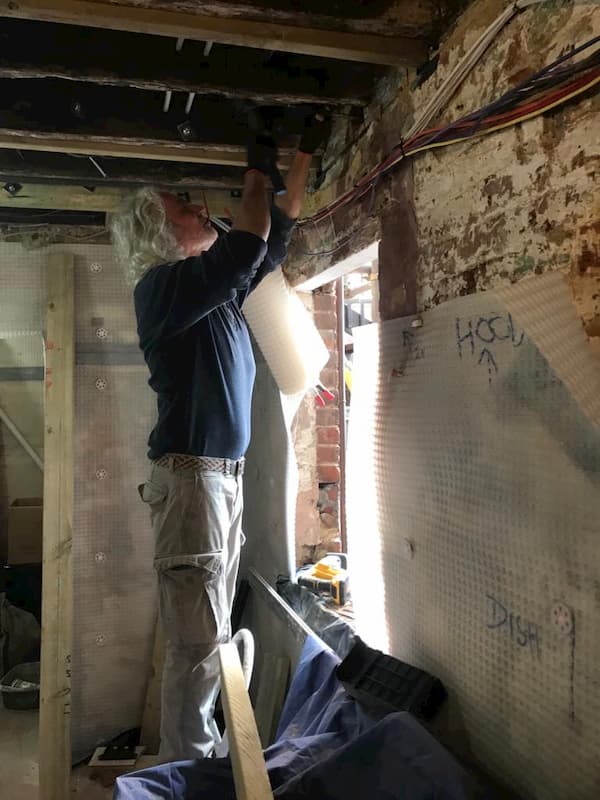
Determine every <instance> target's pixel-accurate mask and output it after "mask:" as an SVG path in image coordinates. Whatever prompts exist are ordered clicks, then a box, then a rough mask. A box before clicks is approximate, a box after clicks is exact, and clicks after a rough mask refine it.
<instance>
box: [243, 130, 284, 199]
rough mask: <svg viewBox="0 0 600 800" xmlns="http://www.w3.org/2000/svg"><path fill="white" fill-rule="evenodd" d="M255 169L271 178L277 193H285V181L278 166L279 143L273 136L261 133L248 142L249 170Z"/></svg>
mask: <svg viewBox="0 0 600 800" xmlns="http://www.w3.org/2000/svg"><path fill="white" fill-rule="evenodd" d="M253 169H255V170H258V172H262V174H263V175H267V177H269V178H270V179H271V183H272V184H273V189H274V191H275V194H284V193H285V183H284V182H283V179H282V177H281V175H280V173H279V169H278V168H277V145H276V144H275V141H274V139H273V138H272V137H271V136H267V135H265V134H261V135H259V136H256V138H255V139H253V140H252V141H250V143H249V144H248V171H250V170H253Z"/></svg>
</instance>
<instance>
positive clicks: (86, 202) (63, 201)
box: [0, 170, 240, 215]
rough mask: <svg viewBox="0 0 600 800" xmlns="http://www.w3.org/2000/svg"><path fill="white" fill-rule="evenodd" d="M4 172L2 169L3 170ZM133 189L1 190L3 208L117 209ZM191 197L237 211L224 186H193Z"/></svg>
mask: <svg viewBox="0 0 600 800" xmlns="http://www.w3.org/2000/svg"><path fill="white" fill-rule="evenodd" d="M0 174H1V170H0ZM131 191H132V190H128V189H118V188H112V187H99V188H97V189H96V190H95V191H93V192H89V191H87V190H86V189H84V188H83V187H81V186H53V185H48V184H31V183H28V184H24V185H23V186H22V188H21V189H20V190H19V192H18V194H14V195H11V194H8V192H4V191H1V190H0V208H44V209H60V210H62V211H105V212H112V211H117V210H118V208H119V206H120V205H121V203H122V202H123V200H124V199H125V197H126V196H127V195H129V194H130V193H131ZM189 195H190V200H191V201H192V202H196V203H202V202H203V200H204V197H206V202H207V203H208V207H209V209H210V210H211V212H212V213H213V214H217V215H219V214H222V213H223V209H224V208H229V209H230V210H231V211H232V212H235V211H236V209H237V208H238V206H239V202H240V201H239V200H238V199H237V198H233V197H231V193H230V192H228V191H226V190H223V191H219V190H216V189H209V190H207V191H206V192H202V191H198V190H197V189H192V190H190V192H189Z"/></svg>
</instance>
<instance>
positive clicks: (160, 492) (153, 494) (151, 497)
mask: <svg viewBox="0 0 600 800" xmlns="http://www.w3.org/2000/svg"><path fill="white" fill-rule="evenodd" d="M138 493H139V495H140V497H141V498H142V500H143V501H144V503H146V504H147V505H148V506H149V507H150V519H151V521H152V524H154V520H155V518H156V515H157V514H158V513H159V512H160V511H161V509H162V506H163V504H164V502H165V500H166V499H167V496H168V494H169V490H168V488H167V487H166V486H161V485H160V484H159V483H154V481H146V483H140V485H139V486H138Z"/></svg>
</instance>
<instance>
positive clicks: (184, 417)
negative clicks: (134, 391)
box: [111, 125, 322, 761]
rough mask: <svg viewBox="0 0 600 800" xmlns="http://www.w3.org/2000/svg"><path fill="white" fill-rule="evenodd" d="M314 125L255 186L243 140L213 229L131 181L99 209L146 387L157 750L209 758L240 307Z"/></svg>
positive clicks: (268, 262) (240, 462)
mask: <svg viewBox="0 0 600 800" xmlns="http://www.w3.org/2000/svg"><path fill="white" fill-rule="evenodd" d="M321 127H322V126H320V125H313V126H312V127H311V128H309V129H307V133H306V134H305V136H304V137H303V140H302V142H301V144H300V149H299V151H298V153H297V154H296V156H295V158H294V161H293V163H292V165H291V168H290V170H289V172H288V175H287V180H286V189H287V191H286V193H285V194H283V195H280V196H278V197H277V198H276V199H275V202H274V205H273V206H272V208H270V207H269V201H268V197H267V176H266V173H267V172H269V171H270V169H271V168H272V166H273V164H274V150H270V148H269V146H268V145H267V146H265V144H264V142H263V143H262V144H261V143H260V142H259V143H258V144H254V145H252V146H251V147H250V148H249V160H248V170H247V172H246V174H245V177H244V190H243V195H242V200H241V207H240V209H239V212H238V214H237V216H236V218H235V221H234V224H233V228H232V230H231V231H230V232H229V233H227V234H225V235H222V236H220V237H219V236H218V235H217V232H216V230H215V229H214V228H213V226H212V225H211V223H210V220H209V219H208V216H207V212H206V209H204V208H203V207H201V206H194V205H190V204H189V203H185V202H183V201H182V200H180V199H179V198H177V197H176V196H174V195H172V194H169V193H164V192H163V193H160V194H159V193H157V192H155V191H153V190H141V191H140V192H138V193H137V194H136V195H135V196H134V197H133V198H132V200H131V201H130V203H129V205H128V206H127V208H125V209H124V210H123V212H122V213H121V214H120V215H119V216H117V217H115V218H114V219H113V220H112V223H111V227H112V231H113V240H114V243H115V247H116V249H117V252H118V253H119V255H120V257H121V259H122V260H123V261H124V263H125V267H126V270H127V274H128V276H129V277H130V278H131V279H132V281H133V282H137V285H136V287H135V292H134V299H135V310H136V315H137V321H138V333H139V339H140V346H141V348H142V350H143V352H144V357H145V359H146V362H147V364H148V367H149V369H150V381H149V383H150V386H151V387H152V389H153V390H154V391H155V392H156V393H157V395H158V422H157V424H156V426H155V428H154V430H153V431H152V433H151V435H150V440H149V447H150V450H149V457H150V459H151V460H152V464H153V466H152V473H151V477H150V480H149V481H148V482H147V483H145V484H143V486H141V487H140V494H141V496H142V499H143V500H144V501H145V502H146V503H147V504H148V505H149V507H150V512H151V519H152V524H153V529H154V536H155V559H154V565H155V568H156V571H157V574H158V584H159V614H160V619H161V623H162V627H163V630H164V634H165V640H166V652H165V665H164V672H163V682H162V718H161V749H160V757H161V759H162V760H165V761H172V760H176V759H186V758H200V757H205V756H208V755H210V753H211V751H212V749H213V744H214V743H213V738H212V735H211V731H210V722H211V719H212V715H213V711H214V705H215V700H216V697H217V694H218V688H219V680H218V673H219V669H218V657H217V647H218V644H219V643H221V642H224V641H227V639H228V638H229V637H230V613H231V606H232V602H233V596H234V591H235V582H236V577H237V571H238V564H239V557H240V546H241V539H242V536H243V535H242V527H241V526H242V507H243V498H242V474H243V469H244V454H245V452H246V448H247V447H248V444H249V441H250V413H251V398H252V389H253V384H254V377H255V363H254V356H253V353H252V347H251V343H250V337H249V334H248V329H247V326H246V322H245V320H244V318H243V316H242V306H243V303H244V300H245V298H246V297H247V296H248V294H249V293H250V292H251V291H252V290H253V289H254V288H255V287H256V286H257V285H258V283H259V282H260V281H261V280H262V278H263V277H264V276H265V275H266V274H267V273H269V272H271V271H272V270H274V269H276V268H277V267H278V266H279V265H280V264H281V263H282V261H283V260H284V259H285V257H286V252H287V246H288V243H289V240H290V237H291V233H292V229H293V226H294V221H295V220H296V218H297V217H298V216H299V214H300V211H301V207H302V202H303V197H304V190H305V186H306V181H307V176H308V172H309V167H310V162H311V158H312V153H314V150H315V149H316V147H317V145H318V143H319V141H320V139H321V137H322V130H321Z"/></svg>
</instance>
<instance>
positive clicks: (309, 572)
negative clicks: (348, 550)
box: [296, 553, 349, 606]
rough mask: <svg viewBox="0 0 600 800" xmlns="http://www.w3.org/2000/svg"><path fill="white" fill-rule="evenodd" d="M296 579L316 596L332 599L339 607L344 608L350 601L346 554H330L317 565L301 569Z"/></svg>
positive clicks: (309, 565)
mask: <svg viewBox="0 0 600 800" xmlns="http://www.w3.org/2000/svg"><path fill="white" fill-rule="evenodd" d="M296 578H297V581H298V584H299V585H300V586H304V587H305V588H306V589H310V591H311V592H314V593H315V594H318V595H321V594H325V595H327V596H328V597H332V598H333V600H334V602H335V603H336V605H338V606H343V605H344V604H345V603H346V601H347V600H348V596H349V578H348V556H347V555H346V554H345V553H328V554H327V555H326V556H325V558H322V559H321V560H320V561H317V563H316V564H308V565H307V566H306V567H302V568H301V569H299V570H298V572H297V573H296Z"/></svg>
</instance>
